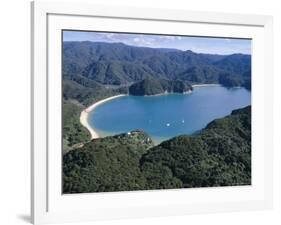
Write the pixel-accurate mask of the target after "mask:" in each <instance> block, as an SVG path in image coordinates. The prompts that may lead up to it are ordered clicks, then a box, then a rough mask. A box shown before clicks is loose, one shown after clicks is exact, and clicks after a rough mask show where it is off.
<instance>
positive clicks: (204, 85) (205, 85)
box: [191, 84, 221, 88]
mask: <svg viewBox="0 0 281 225" xmlns="http://www.w3.org/2000/svg"><path fill="white" fill-rule="evenodd" d="M191 86H192V87H193V88H195V87H207V86H221V84H193V85H191Z"/></svg>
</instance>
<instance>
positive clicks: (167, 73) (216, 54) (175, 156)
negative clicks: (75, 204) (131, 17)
mask: <svg viewBox="0 0 281 225" xmlns="http://www.w3.org/2000/svg"><path fill="white" fill-rule="evenodd" d="M61 46H62V47H61V53H62V56H61V62H62V69H61V79H62V95H61V98H62V108H61V111H62V115H61V117H62V137H61V138H62V194H76V193H97V192H99V193H100V192H121V191H148V190H162V191H164V190H167V189H182V188H215V187H226V186H246V185H251V184H252V176H251V174H252V173H251V134H252V132H251V78H252V69H251V68H252V63H251V57H252V39H251V38H233V37H213V36H188V35H178V34H153V33H124V32H112V31H92V30H61Z"/></svg>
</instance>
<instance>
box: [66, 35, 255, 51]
mask: <svg viewBox="0 0 281 225" xmlns="http://www.w3.org/2000/svg"><path fill="white" fill-rule="evenodd" d="M63 41H93V42H110V43H116V42H119V43H120V42H121V43H124V44H126V45H132V46H143V47H151V48H175V49H180V50H184V51H186V50H191V51H193V52H197V53H209V54H222V55H228V54H234V53H243V54H251V40H248V39H229V38H210V37H191V36H172V35H148V34H128V33H109V32H93V31H63Z"/></svg>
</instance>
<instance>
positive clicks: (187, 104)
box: [88, 86, 251, 143]
mask: <svg viewBox="0 0 281 225" xmlns="http://www.w3.org/2000/svg"><path fill="white" fill-rule="evenodd" d="M250 104H251V92H250V91H248V90H246V89H244V88H225V87H221V86H204V87H196V88H194V90H193V92H192V93H191V94H168V95H159V96H123V97H120V98H116V99H113V100H111V101H108V102H106V103H104V104H102V105H100V106H98V107H97V108H96V109H95V110H94V111H92V112H91V113H90V115H89V119H88V120H89V123H90V125H91V126H92V127H93V128H94V129H95V130H96V131H97V132H98V133H99V134H100V135H101V136H108V135H114V134H118V133H124V132H129V131H132V130H135V129H141V130H143V131H145V132H147V133H148V134H149V135H150V136H151V137H152V139H153V140H154V142H156V143H159V142H161V141H163V140H167V139H170V138H172V137H174V136H177V135H182V134H193V133H194V132H197V131H199V130H201V129H202V128H204V127H205V126H206V125H207V124H208V123H209V122H211V121H212V120H214V119H217V118H221V117H224V116H226V115H229V114H230V113H231V111H232V110H234V109H238V108H242V107H245V106H248V105H250Z"/></svg>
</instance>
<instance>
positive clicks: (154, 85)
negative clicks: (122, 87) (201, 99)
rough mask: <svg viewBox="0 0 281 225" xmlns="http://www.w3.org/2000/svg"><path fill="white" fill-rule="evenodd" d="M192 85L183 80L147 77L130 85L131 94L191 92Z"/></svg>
mask: <svg viewBox="0 0 281 225" xmlns="http://www.w3.org/2000/svg"><path fill="white" fill-rule="evenodd" d="M192 90H193V88H192V86H191V85H190V84H189V83H188V82H185V81H181V80H166V79H155V78H146V79H144V80H142V81H140V82H136V83H134V84H133V85H131V86H130V87H129V94H130V95H137V96H145V95H159V94H169V93H181V94H185V93H191V92H192Z"/></svg>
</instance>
